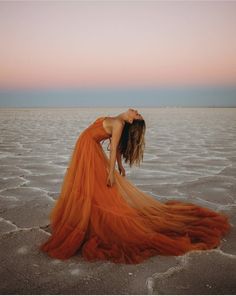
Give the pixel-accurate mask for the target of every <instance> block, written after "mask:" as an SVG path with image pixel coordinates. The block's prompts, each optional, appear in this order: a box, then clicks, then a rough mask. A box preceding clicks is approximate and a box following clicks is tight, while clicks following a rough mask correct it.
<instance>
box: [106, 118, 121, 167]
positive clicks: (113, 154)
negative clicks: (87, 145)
mask: <svg viewBox="0 0 236 296" xmlns="http://www.w3.org/2000/svg"><path fill="white" fill-rule="evenodd" d="M122 130H123V124H122V122H121V121H120V120H119V119H116V120H115V122H114V125H113V128H112V138H111V147H110V167H109V173H114V171H115V163H116V158H117V156H118V154H117V150H118V149H117V147H118V143H119V141H120V137H121V133H122ZM118 157H119V156H118Z"/></svg>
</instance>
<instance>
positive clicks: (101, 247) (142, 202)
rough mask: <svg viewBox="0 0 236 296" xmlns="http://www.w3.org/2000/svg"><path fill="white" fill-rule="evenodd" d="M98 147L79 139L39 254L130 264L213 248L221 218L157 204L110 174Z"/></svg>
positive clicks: (224, 225) (221, 231)
mask: <svg viewBox="0 0 236 296" xmlns="http://www.w3.org/2000/svg"><path fill="white" fill-rule="evenodd" d="M108 170H109V159H108V157H107V156H106V153H105V152H104V150H103V148H102V145H101V144H100V143H99V142H96V141H95V140H94V139H92V137H89V136H87V135H86V133H84V134H82V135H81V136H80V137H79V138H78V140H77V142H76V145H75V148H74V151H73V154H72V156H71V159H70V162H69V166H68V168H67V171H66V174H65V177H64V181H63V183H62V187H61V193H60V196H59V197H58V199H57V201H56V204H55V206H54V208H53V209H52V211H51V213H50V227H51V231H52V234H51V236H50V237H49V239H48V240H47V241H46V242H44V243H43V244H42V245H41V246H40V249H41V250H42V251H43V252H47V253H48V255H49V256H50V257H52V258H58V259H62V260H64V259H68V258H70V257H71V256H73V255H75V254H79V253H81V254H82V257H83V258H84V259H85V260H88V261H97V260H109V261H112V262H114V263H126V264H134V263H140V262H142V261H144V260H145V259H147V258H149V257H151V256H155V255H165V256H177V255H182V254H184V253H186V252H188V251H191V250H208V249H213V248H216V247H217V246H218V245H219V244H220V241H221V238H222V237H223V236H224V235H226V233H228V232H229V230H230V228H231V225H230V223H229V221H228V217H227V216H226V215H224V214H223V213H220V212H216V211H213V210H211V209H208V208H204V207H201V206H199V205H196V204H193V203H186V202H182V201H176V200H175V201H168V202H165V203H164V202H159V201H158V200H157V199H155V198H154V197H152V196H151V195H148V194H146V193H144V192H142V191H141V190H140V189H138V188H137V187H136V186H135V185H134V184H132V183H131V182H130V181H129V180H128V179H127V178H126V177H124V176H121V175H120V174H119V172H118V170H116V169H115V184H114V185H113V186H112V187H107V186H106V179H107V175H108Z"/></svg>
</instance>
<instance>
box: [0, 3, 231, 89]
mask: <svg viewBox="0 0 236 296" xmlns="http://www.w3.org/2000/svg"><path fill="white" fill-rule="evenodd" d="M235 28H236V2H226V1H222V2H217V1H215V2H214V1H209V2H207V1H196V2H193V1H191V2H190V1H189V2H188V1H186V2H184V1H179V2H178V1H173V2H170V1H166V2H161V1H143V2H142V1H117V2H114V1H112V2H109V1H96V2H95V1H94V2H93V1H84V2H82V1H68V2H67V1H65V2H63V1H58V2H56V1H51V2H50V1H48V2H46V1H38V2H36V1H25V2H23V1H22V2H21V1H19V2H7V1H6V2H3V1H2V2H0V42H1V46H0V88H34V87H37V88H44V87H112V86H118V87H122V86H124V87H125V86H134V87H136V86H152V87H153V86H159V85H170V86H173V85H189V84H191V85H199V84H201V85H206V84H214V85H218V84H231V85H232V84H236V34H235Z"/></svg>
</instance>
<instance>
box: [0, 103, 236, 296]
mask: <svg viewBox="0 0 236 296" xmlns="http://www.w3.org/2000/svg"><path fill="white" fill-rule="evenodd" d="M125 110H126V108H107V109H105V108H72V109H50V108H48V109H40V108H36V109H0V128H1V132H0V261H1V265H0V269H1V270H0V294H235V292H236V282H235V278H236V231H235V223H236V222H235V220H236V203H235V201H236V149H235V147H236V109H233V108H231V109H230V108H139V109H138V110H139V111H140V113H142V115H143V116H144V117H145V120H146V125H147V132H146V150H145V154H144V162H143V163H142V164H141V167H140V168H132V169H129V167H128V166H126V165H125V168H126V173H127V178H129V180H131V181H132V182H133V183H134V184H135V185H136V186H138V187H139V188H141V189H142V190H143V191H145V192H148V193H150V195H152V196H154V197H155V198H156V199H158V200H161V201H166V200H168V199H177V200H183V201H190V202H194V203H196V204H199V205H202V206H205V207H209V208H211V209H214V210H216V211H222V212H224V213H226V214H227V215H228V216H229V218H230V223H231V224H232V226H233V228H232V231H231V232H230V233H229V234H228V235H227V236H226V237H225V238H224V239H223V240H222V242H221V245H220V246H219V247H218V248H217V249H214V250H211V251H193V252H189V253H187V254H185V255H183V256H155V257H152V258H150V259H148V260H146V261H145V262H143V263H141V264H134V265H126V264H114V263H111V262H108V261H98V262H95V263H90V262H87V261H85V260H84V259H83V258H82V257H81V256H80V255H76V256H73V257H72V258H70V259H69V260H66V261H60V260H54V259H52V258H50V257H48V256H47V255H46V254H45V253H42V252H40V251H39V250H38V246H39V245H40V244H41V242H43V241H45V240H46V238H47V237H49V235H50V230H49V227H48V224H49V219H48V215H49V213H50V211H51V209H52V208H53V205H54V203H55V200H56V199H57V197H58V195H59V193H60V187H61V183H62V180H63V176H64V174H65V170H66V168H67V164H68V161H69V157H70V155H71V153H72V151H73V149H74V144H75V142H76V139H77V138H78V136H79V135H80V132H81V131H82V130H83V129H84V128H86V127H87V126H88V125H89V124H90V123H92V122H93V121H94V120H95V119H96V118H97V117H100V116H113V115H116V114H119V113H121V112H123V111H125ZM107 145H108V142H107V141H106V142H104V143H103V146H104V150H105V151H106V147H107ZM106 153H108V152H106Z"/></svg>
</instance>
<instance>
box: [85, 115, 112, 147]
mask: <svg viewBox="0 0 236 296" xmlns="http://www.w3.org/2000/svg"><path fill="white" fill-rule="evenodd" d="M106 117H107V116H103V117H98V118H97V119H96V120H95V121H94V122H93V123H92V124H90V125H89V126H88V127H87V128H86V129H85V130H84V132H83V134H86V135H88V136H90V137H92V138H93V139H94V140H95V141H96V142H101V141H102V140H106V139H108V138H110V137H111V135H110V134H109V133H107V131H106V130H105V128H104V126H103V121H104V119H105V118H106Z"/></svg>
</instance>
